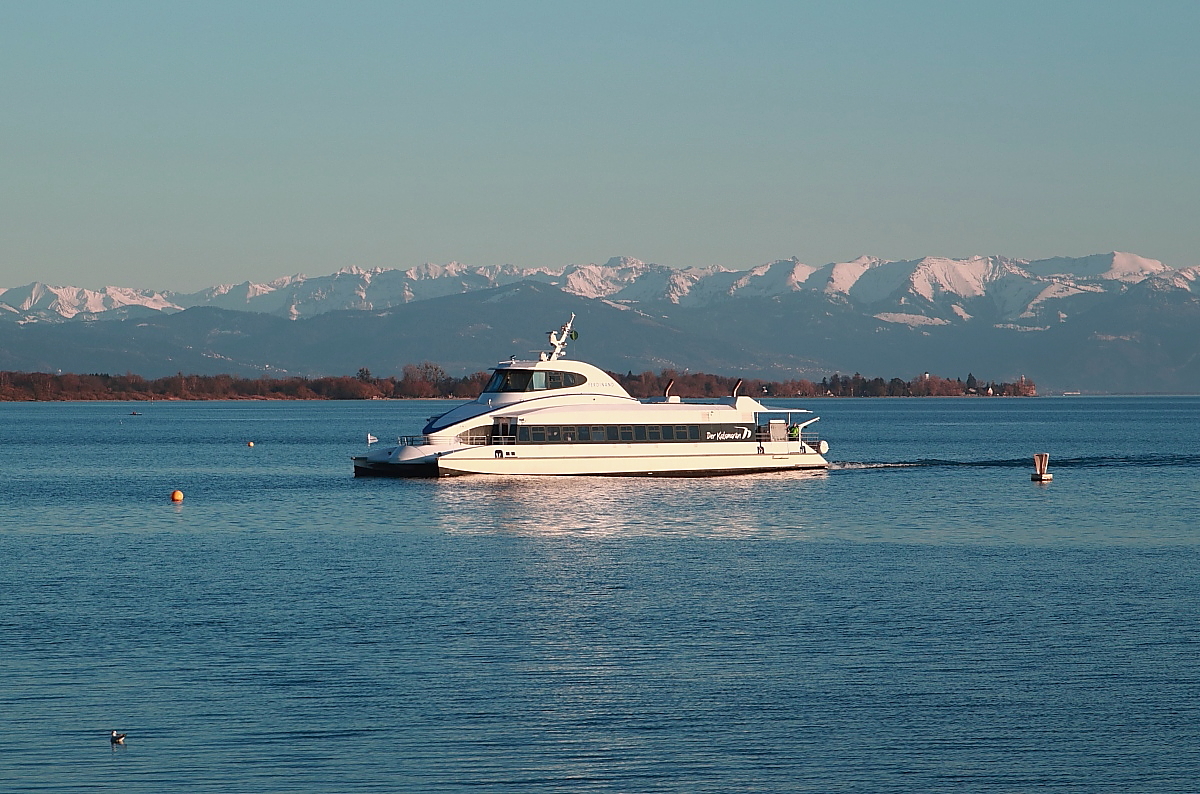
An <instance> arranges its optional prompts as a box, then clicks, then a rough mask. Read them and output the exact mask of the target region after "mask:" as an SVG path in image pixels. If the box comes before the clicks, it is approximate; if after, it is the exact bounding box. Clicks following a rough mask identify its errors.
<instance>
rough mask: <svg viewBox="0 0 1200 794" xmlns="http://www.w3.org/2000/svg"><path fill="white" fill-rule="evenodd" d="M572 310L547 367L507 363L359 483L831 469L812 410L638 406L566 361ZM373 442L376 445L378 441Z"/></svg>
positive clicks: (357, 468) (374, 454) (736, 404)
mask: <svg viewBox="0 0 1200 794" xmlns="http://www.w3.org/2000/svg"><path fill="white" fill-rule="evenodd" d="M574 322H575V315H573V314H572V315H571V319H570V320H568V321H567V322H566V323H565V324H564V325H563V326H562V327H561V328H559V329H558V331H550V332H549V337H550V348H551V349H550V350H549V351H548V352H544V353H541V354H539V356H538V360H537V361H518V360H516V359H515V358H514V359H512V360H510V361H501V362H500V363H499V364H497V365H496V366H495V367H494V368H493V370H492V377H491V380H489V381H488V383H487V385H486V386H484V388H483V393H482V394H480V395H479V397H478V398H477V399H475V400H472V401H471V402H469V403H465V404H463V405H460V406H458V407H457V408H454V409H453V410H451V411H449V412H447V413H444V414H442V415H441V416H437V417H434V418H432V419H430V420H429V423H428V424H427V425H426V426H425V427H424V429H423V430H422V435H419V436H410V437H406V438H399V439H397V442H398V443H397V444H396V446H383V447H381V448H379V449H375V450H372V451H370V452H368V454H366V455H362V456H358V457H355V458H353V460H354V475H355V476H356V477H380V476H382V477H444V476H449V475H458V474H500V475H517V474H519V475H584V474H592V475H609V476H655V477H702V476H709V475H717V474H744V473H749V472H762V471H780V470H790V469H823V468H827V467H828V466H829V463H828V461H826V460H825V458H824V457H823V455H824V454H825V453H826V452H828V451H829V445H828V444H827V443H826V442H825V441H822V440H819V439H818V438H817V437H816V435H815V434H814V433H813V432H812V430H811V429H810V428H811V426H812V424H813V423H814V422H816V421H817V417H814V416H811V411H797V410H775V409H772V408H768V407H766V406H764V405H763V404H761V403H759V402H758V401H757V400H754V399H752V398H750V397H746V396H738V394H737V391H738V389H737V388H735V389H734V390H733V391H734V393H733V395H732V396H730V397H725V398H719V399H716V400H708V401H704V402H696V401H688V402H684V401H682V400H680V399H679V397H677V396H672V395H671V394H670V390H671V389H670V386H668V387H667V393H666V394H665V395H663V396H662V397H657V398H650V399H644V400H638V399H635V398H634V397H631V396H629V393H628V392H626V391H625V389H624V388H622V387H621V385H620V384H618V383H617V382H616V381H615V380H614V379H613V377H612V376H611V375H609V374H608V373H607V372H605V371H604V370H602V369H600V368H598V367H594V366H592V365H591V364H585V363H583V362H582V361H571V360H568V359H565V358H563V352H564V350H565V349H566V345H567V341H568V340H573V339H576V338H578V334H577V333H576V331H575V330H574V328H573V325H574ZM370 438H373V436H372V437H370Z"/></svg>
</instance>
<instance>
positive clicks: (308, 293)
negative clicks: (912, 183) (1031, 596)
mask: <svg viewBox="0 0 1200 794" xmlns="http://www.w3.org/2000/svg"><path fill="white" fill-rule="evenodd" d="M570 313H575V314H576V315H577V316H578V317H579V320H578V322H577V327H578V328H579V330H580V334H581V335H582V336H581V339H582V340H583V341H580V342H578V343H575V345H574V346H573V349H572V351H571V353H572V354H577V355H579V356H580V357H585V358H587V359H588V360H590V361H592V362H593V363H596V364H598V365H600V366H602V367H605V368H608V369H611V370H614V371H616V370H622V371H624V370H631V371H635V372H642V371H645V370H648V369H649V370H656V371H657V370H661V369H667V368H675V369H679V370H684V369H688V368H690V369H692V370H699V371H705V372H713V373H720V374H727V375H729V374H744V375H747V376H750V377H769V378H774V379H787V378H796V377H805V378H811V379H815V380H820V378H821V377H823V376H826V375H830V374H832V373H834V372H842V373H851V372H861V373H863V374H864V375H869V376H881V377H885V378H890V377H894V376H899V377H903V378H905V379H909V378H911V377H914V376H916V375H918V374H920V373H921V372H932V373H936V374H939V375H942V376H946V377H960V378H964V379H965V378H966V377H967V376H968V374H974V375H975V376H977V377H981V378H987V379H994V380H1005V379H1008V380H1012V379H1015V378H1017V377H1019V376H1022V375H1024V376H1027V377H1030V378H1032V379H1033V380H1034V381H1035V382H1036V383H1037V384H1038V385H1039V388H1042V389H1045V390H1054V389H1060V390H1064V391H1067V390H1070V391H1080V390H1082V391H1097V392H1099V391H1105V392H1135V393H1137V392H1166V391H1171V392H1188V393H1200V267H1185V268H1172V267H1168V266H1167V265H1164V264H1163V263H1162V262H1159V261H1156V260H1153V259H1147V258H1145V257H1140V256H1137V255H1135V254H1127V253H1109V254H1097V255H1094V256H1086V257H1079V258H1066V257H1064V258H1056V259H1043V260H1035V261H1029V260H1020V259H1009V258H1005V257H1000V256H989V257H983V256H977V257H970V258H967V259H950V258H945V257H925V258H922V259H916V260H904V261H889V260H884V259H879V258H875V257H860V258H858V259H855V260H853V261H850V262H835V263H830V264H826V265H821V266H813V265H807V264H804V263H803V262H800V261H799V260H797V259H781V260H777V261H774V262H768V263H766V264H763V265H760V266H759V267H755V268H752V269H750V270H741V271H738V270H731V269H728V268H724V267H720V266H712V267H703V268H681V269H677V268H670V267H665V266H662V265H656V264H648V263H645V262H640V261H638V260H636V259H628V258H614V259H610V260H609V261H608V262H606V263H604V264H601V265H597V264H587V265H569V266H566V267H561V268H521V267H515V266H512V265H503V266H471V265H464V264H460V263H450V264H447V265H432V264H426V265H421V266H419V267H413V268H409V269H407V270H398V269H385V268H379V269H373V270H361V269H357V268H351V269H347V270H342V271H339V272H337V273H333V274H331V275H327V276H318V277H314V278H308V277H305V276H299V275H298V276H289V277H287V278H281V279H277V280H275V281H271V282H268V283H266V284H255V283H251V282H246V283H243V284H238V285H223V286H217V287H212V288H210V289H206V290H202V291H200V292H196V293H174V292H155V291H151V290H139V289H133V288H118V287H107V288H105V289H101V290H87V289H82V288H78V287H51V286H47V285H45V284H40V283H34V284H29V285H27V286H24V287H15V288H10V289H7V290H2V291H0V318H2V319H7V320H9V322H3V321H0V370H20V371H43V372H44V371H50V372H54V371H63V372H76V373H89V372H134V373H137V374H140V375H144V376H147V377H160V376H162V375H170V374H175V373H177V372H184V373H196V374H234V375H250V376H253V375H263V374H293V375H295V374H299V375H328V374H333V375H337V374H352V373H354V372H356V371H357V370H358V369H359V368H360V367H366V368H368V369H370V370H371V371H372V372H373V373H375V374H376V375H381V376H384V375H395V374H399V373H400V372H401V371H402V370H403V368H404V367H405V366H406V365H407V364H412V363H418V362H421V361H434V362H437V363H439V364H441V365H443V366H444V367H445V369H446V370H447V371H448V372H450V373H451V374H455V375H458V374H466V373H468V372H475V371H479V370H483V369H486V368H488V367H489V366H491V365H492V364H493V363H494V362H495V361H496V360H497V357H498V356H507V355H509V354H518V355H522V354H526V353H527V352H529V351H532V350H539V349H542V348H543V347H544V345H545V331H546V329H547V328H552V327H555V326H557V325H558V324H559V323H561V322H562V321H563V320H564V319H565V318H566V317H567V316H569V314H570Z"/></svg>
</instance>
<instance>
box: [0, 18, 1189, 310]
mask: <svg viewBox="0 0 1200 794" xmlns="http://www.w3.org/2000/svg"><path fill="white" fill-rule="evenodd" d="M1198 33H1200V3H1196V2H1153V1H1152V0H1151V1H1149V2H1146V1H1145V0H1143V2H1137V3H1135V2H1119V3H1118V2H1104V0H1093V1H1092V2H1052V1H1051V0H1041V2H1021V1H1019V0H1017V1H1010V2H1004V3H996V2H969V1H968V2H963V1H961V0H960V1H959V2H837V3H816V2H812V3H810V2H747V1H746V0H740V1H739V2H728V3H711V2H635V3H626V2H615V1H614V0H604V2H566V1H563V2H544V3H543V2H513V3H501V2H489V3H474V2H446V1H444V0H443V1H442V2H436V3H400V2H381V3H375V2H339V3H303V2H286V3H279V2H255V3H244V2H229V3H224V2H193V3H187V2H172V3H162V2H145V3H141V2H67V3H57V2H44V1H43V2H24V3H22V2H9V3H3V4H0V287H12V286H18V285H21V284H26V283H29V282H30V281H34V280H40V281H45V282H48V283H51V284H73V285H78V286H91V287H98V286H102V285H105V284H117V285H122V286H138V287H154V288H162V289H176V290H192V289H198V288H200V287H204V286H208V285H211V284H216V283H222V282H239V281H244V280H246V279H251V280H256V281H265V280H269V279H272V278H276V277H278V276H282V275H286V274H291V273H297V272H303V273H308V274H310V275H318V274H325V273H330V272H332V271H334V270H337V269H339V268H342V267H346V266H350V265H357V266H360V267H379V266H384V267H409V266H412V265H417V264H420V263H422V262H439V263H445V262H449V261H452V260H457V261H460V262H466V263H470V264H479V265H482V264H503V263H512V264H517V265H525V266H543V265H564V264H569V263H584V262H603V261H605V260H606V259H608V258H609V257H610V256H617V255H627V256H633V257H637V258H639V259H643V260H647V261H653V262H658V263H661V264H666V265H672V266H679V267H685V266H690V265H709V264H721V265H725V266H727V267H732V268H738V269H742V268H748V267H752V266H754V265H758V264H762V263H763V262H767V261H771V260H774V259H779V258H785V257H790V256H797V257H799V258H800V259H801V260H802V261H804V262H807V263H809V264H814V265H819V264H824V263H827V262H831V261H843V260H847V259H851V258H854V257H856V256H858V255H860V254H872V255H875V256H881V257H885V258H889V259H901V258H913V257H919V256H924V255H942V256H969V255H972V254H1001V255H1006V256H1013V257H1023V258H1039V257H1049V256H1083V255H1087V254H1092V253H1099V252H1104V251H1110V250H1124V251H1133V252H1135V253H1139V254H1142V255H1143V256H1148V257H1152V258H1156V259H1161V260H1163V261H1164V262H1166V263H1167V264H1170V265H1172V266H1176V267H1182V266H1189V265H1195V264H1200V223H1198V222H1197V220H1196V215H1197V210H1198V209H1200V202H1198V201H1197V199H1198V198H1200V47H1198V46H1197V44H1196V36H1197V34H1198Z"/></svg>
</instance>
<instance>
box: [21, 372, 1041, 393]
mask: <svg viewBox="0 0 1200 794" xmlns="http://www.w3.org/2000/svg"><path fill="white" fill-rule="evenodd" d="M609 374H610V375H612V376H613V377H614V378H615V379H616V380H617V382H619V383H620V384H621V385H622V386H623V387H625V390H626V391H628V392H629V393H630V394H631V395H633V396H634V397H653V396H658V395H662V394H664V393H665V392H666V390H667V388H668V385H669V386H670V389H671V394H673V395H678V396H679V397H684V398H687V397H718V396H722V395H729V394H732V393H733V392H734V389H735V388H736V389H737V393H738V394H746V395H751V396H755V397H962V396H1000V397H1032V396H1036V395H1037V388H1036V386H1035V385H1034V383H1033V381H1031V380H1028V379H1026V378H1023V377H1022V378H1020V379H1018V380H1017V381H1016V382H1013V383H1000V382H990V381H989V382H983V381H980V380H977V379H976V378H975V376H974V375H973V374H968V376H967V379H966V380H965V381H963V380H961V379H958V378H954V379H951V378H944V377H940V376H937V375H930V374H929V373H923V374H921V375H919V376H917V377H915V378H913V379H911V380H903V379H901V378H892V379H891V380H884V379H883V378H867V377H864V376H863V375H859V374H857V373H855V374H854V375H839V374H834V375H831V376H828V377H824V378H822V379H821V380H820V381H812V380H807V379H803V378H800V379H796V380H784V381H771V380H764V379H759V378H745V379H742V378H737V377H727V376H723V375H711V374H708V373H703V372H676V371H675V370H670V369H665V370H663V371H662V372H659V373H658V374H655V373H653V372H649V371H647V372H643V373H641V374H640V375H635V374H634V373H632V372H629V373H627V374H625V375H621V374H619V373H615V372H612V373H609ZM488 377H489V375H488V373H486V372H475V373H472V374H470V375H466V376H464V377H461V378H456V377H453V376H450V375H447V374H446V372H445V371H444V370H443V369H442V368H441V367H440V366H438V365H437V364H434V363H431V362H424V363H421V364H410V365H408V366H406V367H404V370H403V374H402V376H401V377H399V378H396V377H386V378H376V377H374V376H373V375H372V374H371V372H370V370H368V369H366V368H363V369H360V370H359V371H358V374H356V375H340V376H332V377H319V378H307V377H283V378H279V377H262V378H240V377H236V376H233V375H184V374H182V373H180V374H177V375H170V376H167V377H165V378H154V379H147V378H143V377H141V376H140V375H133V374H125V375H107V374H92V375H75V374H52V373H46V372H0V401H8V402H13V401H24V402H28V401H56V400H57V401H71V400H130V401H145V400H372V399H434V398H458V399H470V398H474V397H476V396H478V395H479V394H480V392H481V391H482V390H483V386H484V384H485V383H487V379H488Z"/></svg>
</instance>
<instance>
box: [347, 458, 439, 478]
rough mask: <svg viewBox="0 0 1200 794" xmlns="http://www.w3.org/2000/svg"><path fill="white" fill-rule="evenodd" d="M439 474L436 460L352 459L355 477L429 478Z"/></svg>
mask: <svg viewBox="0 0 1200 794" xmlns="http://www.w3.org/2000/svg"><path fill="white" fill-rule="evenodd" d="M440 474H441V472H439V471H438V465H437V461H434V462H432V463H402V464H396V463H367V462H366V461H365V460H359V459H357V458H356V459H355V461H354V476H355V477H420V478H430V477H437V476H439V475H440Z"/></svg>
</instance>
